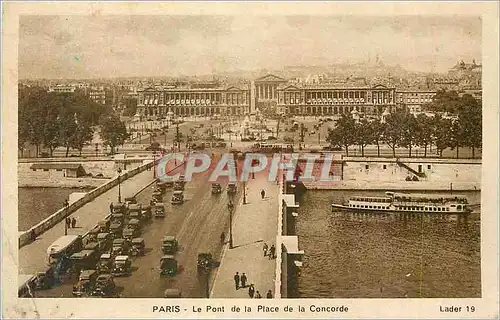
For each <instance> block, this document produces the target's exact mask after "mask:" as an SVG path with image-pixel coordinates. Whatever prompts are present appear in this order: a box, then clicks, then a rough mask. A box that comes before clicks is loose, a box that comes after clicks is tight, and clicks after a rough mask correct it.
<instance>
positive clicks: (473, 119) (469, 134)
mask: <svg viewBox="0 0 500 320" xmlns="http://www.w3.org/2000/svg"><path fill="white" fill-rule="evenodd" d="M459 121H461V122H462V123H463V125H464V130H465V139H466V141H465V144H466V145H467V146H468V147H471V148H472V157H473V158H475V156H476V148H481V146H482V143H483V135H482V128H483V114H482V111H481V107H480V106H471V107H469V108H468V109H467V110H464V112H463V113H462V114H461V115H459Z"/></svg>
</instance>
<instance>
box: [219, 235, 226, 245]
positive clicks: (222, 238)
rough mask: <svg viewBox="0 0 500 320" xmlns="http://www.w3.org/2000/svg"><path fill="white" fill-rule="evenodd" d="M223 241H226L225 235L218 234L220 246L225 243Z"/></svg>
mask: <svg viewBox="0 0 500 320" xmlns="http://www.w3.org/2000/svg"><path fill="white" fill-rule="evenodd" d="M225 240H226V235H225V234H224V232H222V233H221V234H220V243H221V244H224V241H225Z"/></svg>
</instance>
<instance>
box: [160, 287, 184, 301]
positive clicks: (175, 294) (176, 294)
mask: <svg viewBox="0 0 500 320" xmlns="http://www.w3.org/2000/svg"><path fill="white" fill-rule="evenodd" d="M164 297H165V298H172V299H175V298H181V297H182V294H181V290H179V289H167V290H165V294H164Z"/></svg>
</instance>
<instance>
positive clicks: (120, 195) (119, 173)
mask: <svg viewBox="0 0 500 320" xmlns="http://www.w3.org/2000/svg"><path fill="white" fill-rule="evenodd" d="M117 171H118V203H121V202H122V192H121V179H120V178H121V174H122V168H118V170H117Z"/></svg>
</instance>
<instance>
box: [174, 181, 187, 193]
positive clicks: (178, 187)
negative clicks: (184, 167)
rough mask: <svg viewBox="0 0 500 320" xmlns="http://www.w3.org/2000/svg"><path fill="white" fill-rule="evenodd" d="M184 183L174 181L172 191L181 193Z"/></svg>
mask: <svg viewBox="0 0 500 320" xmlns="http://www.w3.org/2000/svg"><path fill="white" fill-rule="evenodd" d="M184 185H185V182H184V181H175V182H174V191H183V190H184Z"/></svg>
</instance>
